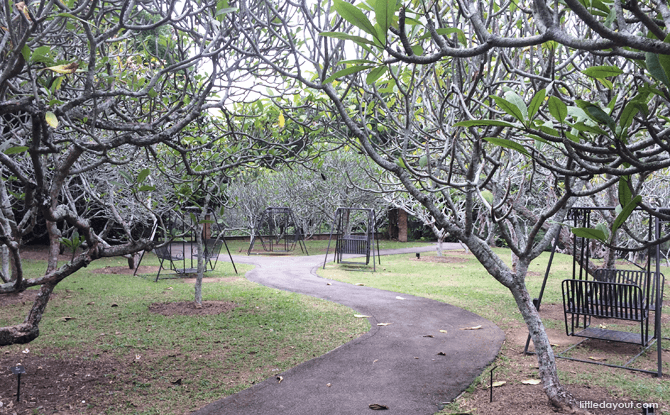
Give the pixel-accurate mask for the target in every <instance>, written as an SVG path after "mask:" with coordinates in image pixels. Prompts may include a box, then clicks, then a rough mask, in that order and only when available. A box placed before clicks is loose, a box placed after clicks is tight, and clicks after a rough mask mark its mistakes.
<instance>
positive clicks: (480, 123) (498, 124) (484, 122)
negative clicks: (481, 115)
mask: <svg viewBox="0 0 670 415" xmlns="http://www.w3.org/2000/svg"><path fill="white" fill-rule="evenodd" d="M486 125H493V126H496V127H513V128H518V127H519V126H518V125H514V124H512V123H509V122H507V121H498V120H467V121H460V122H457V123H456V124H454V127H481V126H486Z"/></svg>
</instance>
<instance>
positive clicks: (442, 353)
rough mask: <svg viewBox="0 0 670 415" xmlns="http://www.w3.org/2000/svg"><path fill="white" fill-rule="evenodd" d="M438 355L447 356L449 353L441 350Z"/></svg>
mask: <svg viewBox="0 0 670 415" xmlns="http://www.w3.org/2000/svg"><path fill="white" fill-rule="evenodd" d="M437 355H438V356H446V355H447V354H446V353H445V352H439V353H438V354H437Z"/></svg>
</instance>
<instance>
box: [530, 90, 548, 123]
mask: <svg viewBox="0 0 670 415" xmlns="http://www.w3.org/2000/svg"><path fill="white" fill-rule="evenodd" d="M546 96H547V90H546V89H540V90H539V91H537V92H536V93H535V95H533V99H531V100H530V105H529V106H528V119H531V120H532V119H533V117H535V114H537V111H538V110H539V109H540V106H541V105H542V103H543V102H544V98H545V97H546Z"/></svg>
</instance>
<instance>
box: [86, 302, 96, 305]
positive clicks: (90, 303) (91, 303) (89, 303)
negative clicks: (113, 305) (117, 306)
mask: <svg viewBox="0 0 670 415" xmlns="http://www.w3.org/2000/svg"><path fill="white" fill-rule="evenodd" d="M93 304H95V302H94V301H91V302H88V303H86V305H93Z"/></svg>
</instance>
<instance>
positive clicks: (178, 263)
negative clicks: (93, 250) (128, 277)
mask: <svg viewBox="0 0 670 415" xmlns="http://www.w3.org/2000/svg"><path fill="white" fill-rule="evenodd" d="M186 210H187V211H190V213H192V214H193V215H195V217H198V215H199V214H200V210H199V209H197V208H187V209H186ZM207 216H208V218H209V221H208V222H209V223H207V224H206V225H205V228H204V229H203V238H204V240H203V248H204V253H203V258H204V260H205V272H208V271H213V270H214V268H216V265H217V263H218V260H219V254H220V253H221V248H222V247H223V246H225V247H226V251H227V252H228V257H229V258H230V262H231V263H232V265H233V269H234V270H235V273H236V274H237V273H238V272H237V267H236V266H235V262H234V261H233V257H232V255H231V253H230V249H229V248H228V243H227V242H226V238H225V230H224V229H222V227H221V226H220V225H219V223H218V221H217V218H216V214H215V213H214V212H213V211H211V210H210V211H208V212H207ZM192 217H193V216H192V215H188V216H187V215H184V214H178V213H176V212H174V213H172V214H171V215H170V217H169V218H168V220H167V221H166V227H167V229H166V231H167V233H166V234H165V235H164V242H163V243H162V244H161V245H160V246H158V247H156V248H154V249H153V252H154V253H155V254H156V257H158V261H159V267H158V273H157V274H156V279H155V281H158V279H159V278H160V276H161V271H162V270H164V269H166V270H170V271H173V272H174V273H175V274H177V275H178V276H183V275H190V274H195V273H197V272H198V268H197V264H198V258H199V257H200V253H199V252H198V246H197V243H196V238H195V233H194V232H193V224H190V223H188V222H189V221H190V220H191V218H192ZM176 228H180V229H176ZM212 229H213V230H215V231H216V232H217V235H216V236H214V235H209V234H210V233H211V231H212ZM175 232H176V233H177V234H179V235H181V236H180V239H179V240H174V239H173V238H172V237H171V236H170V235H171V234H173V233H175ZM143 258H144V252H143V253H142V256H141V257H140V260H139V261H138V264H137V267H136V268H135V274H136V273H137V270H138V269H139V267H140V264H141V263H142V259H143ZM166 261H167V264H168V266H167V267H166V266H165V265H164V264H165V263H166Z"/></svg>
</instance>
